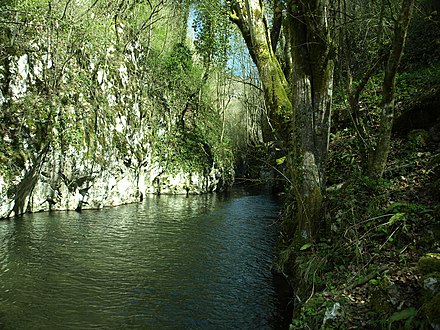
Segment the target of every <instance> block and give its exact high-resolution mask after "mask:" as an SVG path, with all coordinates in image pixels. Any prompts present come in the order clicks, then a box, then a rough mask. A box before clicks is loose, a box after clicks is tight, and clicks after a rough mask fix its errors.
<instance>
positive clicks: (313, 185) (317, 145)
mask: <svg viewBox="0 0 440 330" xmlns="http://www.w3.org/2000/svg"><path fill="white" fill-rule="evenodd" d="M288 10H289V13H288V16H289V17H290V19H291V23H290V27H291V30H290V34H291V38H292V59H293V77H292V84H293V96H292V97H293V109H294V129H295V131H294V138H295V141H294V149H293V157H294V158H293V159H294V166H293V173H292V177H293V180H292V182H293V183H294V190H295V191H294V193H295V195H296V200H297V214H296V218H295V221H294V232H295V234H296V238H297V240H299V242H301V241H310V240H313V239H314V238H315V235H316V232H317V230H318V228H319V226H320V223H321V222H322V218H323V217H322V199H323V190H324V188H325V162H326V158H327V151H328V142H329V134H330V114H331V102H332V92H333V70H334V60H333V56H334V52H333V49H332V39H331V37H330V24H331V22H329V17H328V8H327V1H311V2H309V3H307V4H304V3H303V2H302V1H298V2H295V1H293V2H292V3H291V6H289V8H288ZM298 156H299V157H298Z"/></svg>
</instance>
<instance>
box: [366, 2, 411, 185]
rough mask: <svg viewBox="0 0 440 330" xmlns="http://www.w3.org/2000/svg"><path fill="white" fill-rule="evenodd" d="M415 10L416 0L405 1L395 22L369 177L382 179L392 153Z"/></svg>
mask: <svg viewBox="0 0 440 330" xmlns="http://www.w3.org/2000/svg"><path fill="white" fill-rule="evenodd" d="M413 8H414V0H403V1H402V8H401V10H400V16H399V19H398V20H397V21H396V22H395V27H394V38H393V45H392V49H391V53H390V56H389V58H388V63H387V66H386V69H385V77H384V81H383V92H382V116H381V120H380V126H379V133H378V135H377V142H376V148H375V150H374V151H373V152H372V155H371V159H370V163H369V170H368V173H369V176H371V177H374V178H381V177H382V175H383V172H384V170H385V166H386V163H387V159H388V154H389V152H390V142H391V130H392V128H393V120H394V91H395V86H396V75H397V69H398V68H399V65H400V59H401V57H402V53H403V48H404V46H405V40H406V35H407V32H408V26H409V22H410V20H411V16H412V12H413Z"/></svg>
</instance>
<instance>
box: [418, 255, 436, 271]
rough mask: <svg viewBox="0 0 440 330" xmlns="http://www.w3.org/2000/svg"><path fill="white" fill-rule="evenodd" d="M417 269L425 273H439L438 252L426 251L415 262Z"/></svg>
mask: <svg viewBox="0 0 440 330" xmlns="http://www.w3.org/2000/svg"><path fill="white" fill-rule="evenodd" d="M417 268H418V269H419V271H420V272H421V273H422V274H424V275H426V274H429V273H440V253H427V254H425V255H424V256H423V257H421V258H420V259H419V262H418V263H417Z"/></svg>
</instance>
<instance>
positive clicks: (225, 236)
mask: <svg viewBox="0 0 440 330" xmlns="http://www.w3.org/2000/svg"><path fill="white" fill-rule="evenodd" d="M278 209H279V205H278V204H277V202H276V201H274V200H273V199H271V197H270V196H268V195H252V194H245V193H243V192H242V193H232V194H230V195H229V196H225V195H216V194H211V195H204V196H189V197H188V198H186V197H182V196H150V197H148V196H147V198H146V199H145V201H144V202H143V203H142V204H136V205H127V206H121V207H116V208H109V209H103V210H99V211H84V212H82V213H76V212H68V213H61V212H60V213H50V214H49V213H40V214H33V215H27V216H25V217H23V218H19V219H15V220H11V221H3V222H0V328H2V327H4V328H7V329H8V328H11V329H29V328H39V329H53V328H63V329H66V328H71V329H73V328H75V329H79V328H83V329H90V328H97V329H100V328H102V329H108V328H147V329H163V328H171V329H206V328H209V329H231V328H235V329H236V328H238V329H257V328H258V329H264V328H271V327H273V326H274V323H273V322H274V319H275V318H276V317H277V316H276V310H277V298H276V295H275V292H274V287H273V283H272V275H271V272H270V266H271V262H272V257H273V253H274V245H275V238H276V230H277V228H276V225H275V224H274V222H275V220H276V216H277V212H278Z"/></svg>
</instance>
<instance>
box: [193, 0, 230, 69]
mask: <svg viewBox="0 0 440 330" xmlns="http://www.w3.org/2000/svg"><path fill="white" fill-rule="evenodd" d="M194 10H195V18H194V22H193V29H194V31H195V40H194V44H195V47H196V50H197V53H198V54H200V55H201V56H202V58H203V62H204V64H205V65H207V66H208V67H209V65H211V64H221V65H225V64H226V61H227V59H228V56H227V54H228V50H229V48H230V44H229V37H230V35H231V27H230V24H229V21H228V19H227V17H228V13H227V7H226V6H225V4H223V3H222V2H219V1H212V0H209V1H197V2H196V3H195V5H194Z"/></svg>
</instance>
